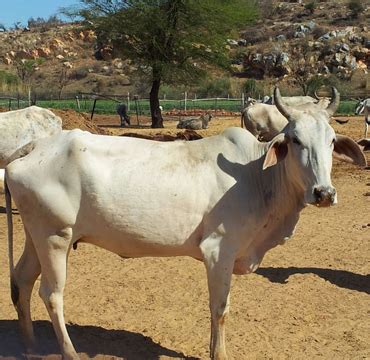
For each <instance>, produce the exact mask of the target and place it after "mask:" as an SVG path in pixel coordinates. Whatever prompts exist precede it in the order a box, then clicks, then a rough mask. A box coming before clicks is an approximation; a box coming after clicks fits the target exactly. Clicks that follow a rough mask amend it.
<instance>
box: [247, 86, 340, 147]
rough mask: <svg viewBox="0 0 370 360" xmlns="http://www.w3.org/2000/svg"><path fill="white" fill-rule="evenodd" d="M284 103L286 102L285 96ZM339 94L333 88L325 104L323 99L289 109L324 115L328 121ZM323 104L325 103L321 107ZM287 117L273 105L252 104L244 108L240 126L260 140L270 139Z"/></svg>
mask: <svg viewBox="0 0 370 360" xmlns="http://www.w3.org/2000/svg"><path fill="white" fill-rule="evenodd" d="M283 99H284V103H286V100H285V99H286V98H283ZM339 101H340V96H339V93H338V91H337V90H336V89H335V88H333V97H332V101H331V102H330V103H329V104H327V103H326V102H325V101H323V102H322V103H320V104H314V103H304V104H300V105H295V106H294V107H292V108H291V110H290V111H296V110H299V111H304V112H307V113H310V114H311V115H312V116H316V115H319V116H320V117H322V116H323V117H326V118H327V121H328V122H329V121H330V117H331V116H332V115H333V114H334V113H335V111H336V109H337V108H338V106H339ZM323 104H326V106H325V107H323ZM287 124H288V120H287V118H286V117H285V116H284V115H283V114H281V112H280V111H279V110H278V108H277V107H276V106H275V105H266V104H254V105H251V106H249V107H248V108H246V109H244V110H243V112H242V117H241V127H243V125H244V126H245V128H246V129H247V130H248V131H250V132H251V133H252V134H253V135H254V136H256V137H257V138H258V139H259V140H261V141H270V140H271V139H273V138H274V137H275V136H276V135H277V134H278V133H279V132H280V131H281V130H282V129H283V128H284V127H285V126H286V125H287Z"/></svg>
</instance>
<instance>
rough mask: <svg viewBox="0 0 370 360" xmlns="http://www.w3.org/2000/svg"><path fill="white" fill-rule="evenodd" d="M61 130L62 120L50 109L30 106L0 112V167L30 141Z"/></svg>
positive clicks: (2, 167)
mask: <svg viewBox="0 0 370 360" xmlns="http://www.w3.org/2000/svg"><path fill="white" fill-rule="evenodd" d="M60 131H62V120H61V119H60V117H58V116H56V115H54V114H53V113H52V112H51V111H50V110H47V109H42V108H40V107H37V106H31V107H28V108H25V109H22V110H15V111H8V112H4V113H0V169H4V168H5V166H6V165H7V163H8V161H9V157H10V156H11V155H12V154H13V153H14V152H15V151H16V150H17V149H19V148H20V147H22V146H23V145H25V144H27V143H29V142H30V141H33V140H36V139H39V138H43V137H47V136H50V135H53V134H55V133H58V132H60Z"/></svg>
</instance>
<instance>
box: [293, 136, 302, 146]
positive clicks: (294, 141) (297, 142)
mask: <svg viewBox="0 0 370 360" xmlns="http://www.w3.org/2000/svg"><path fill="white" fill-rule="evenodd" d="M292 141H293V143H294V144H297V145H301V142H300V141H299V140H298V139H297V138H296V137H294V138H293V139H292Z"/></svg>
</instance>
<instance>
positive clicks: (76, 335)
mask: <svg viewBox="0 0 370 360" xmlns="http://www.w3.org/2000/svg"><path fill="white" fill-rule="evenodd" d="M33 325H34V329H35V335H36V339H37V342H38V344H39V345H38V349H37V353H35V355H33V354H32V355H25V354H24V348H23V345H22V343H21V338H20V334H19V331H18V321H16V320H0V359H1V358H13V359H14V358H15V359H26V358H29V359H33V360H36V359H38V360H41V359H43V358H45V357H47V358H48V359H55V360H56V359H60V358H61V356H60V351H59V347H58V343H57V340H56V337H55V335H54V330H53V327H52V325H51V323H50V322H49V321H34V322H33ZM67 330H68V333H69V335H70V337H71V340H72V342H73V344H74V346H75V348H76V351H77V353H78V354H79V355H80V356H81V358H83V359H84V358H94V357H95V356H97V355H100V356H103V357H105V356H109V357H112V356H114V357H118V358H124V359H128V360H144V359H145V360H156V359H159V358H160V357H162V356H165V357H168V358H176V359H188V360H198V359H199V358H196V357H190V356H186V355H184V354H183V353H180V352H177V351H175V350H171V349H168V348H166V347H164V346H161V345H160V344H157V343H155V342H154V341H153V340H152V339H151V338H150V337H147V336H145V335H142V334H140V333H135V332H131V331H126V330H114V329H104V328H102V327H99V326H89V325H77V324H69V325H67Z"/></svg>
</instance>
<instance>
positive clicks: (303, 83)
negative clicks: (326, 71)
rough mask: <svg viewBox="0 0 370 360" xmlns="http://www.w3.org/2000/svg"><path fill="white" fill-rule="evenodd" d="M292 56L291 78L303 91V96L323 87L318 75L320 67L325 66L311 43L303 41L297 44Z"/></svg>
mask: <svg viewBox="0 0 370 360" xmlns="http://www.w3.org/2000/svg"><path fill="white" fill-rule="evenodd" d="M291 55H292V58H291V60H290V62H289V63H290V64H289V65H290V69H291V77H292V78H293V79H294V80H295V82H296V83H297V85H298V86H299V87H300V88H301V89H302V91H303V94H304V95H307V94H308V93H309V92H311V93H312V92H314V91H315V90H317V88H319V87H320V86H321V85H322V83H321V80H320V79H321V76H319V75H318V74H319V69H320V66H322V65H323V64H321V63H320V62H319V60H318V55H317V54H316V52H315V51H313V49H312V48H311V47H310V45H309V42H308V41H301V42H300V43H299V44H296V46H294V48H293V49H292V52H291Z"/></svg>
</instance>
